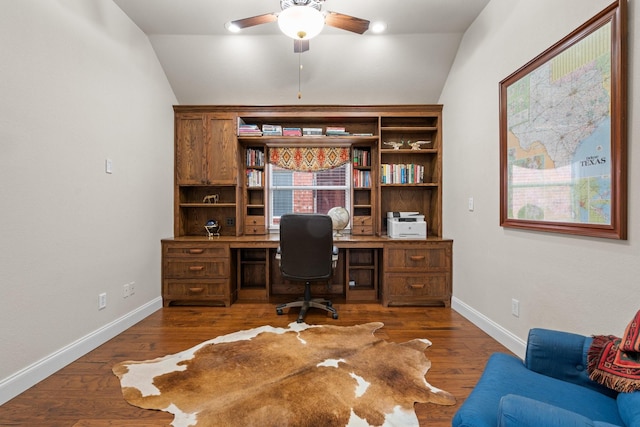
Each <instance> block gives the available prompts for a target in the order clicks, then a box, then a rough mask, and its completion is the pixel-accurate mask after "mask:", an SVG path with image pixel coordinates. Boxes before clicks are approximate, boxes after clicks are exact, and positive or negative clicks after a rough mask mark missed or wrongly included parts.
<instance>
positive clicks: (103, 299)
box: [98, 292, 107, 310]
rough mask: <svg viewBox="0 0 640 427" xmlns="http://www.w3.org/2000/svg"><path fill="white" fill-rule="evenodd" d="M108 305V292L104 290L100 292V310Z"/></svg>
mask: <svg viewBox="0 0 640 427" xmlns="http://www.w3.org/2000/svg"><path fill="white" fill-rule="evenodd" d="M106 307H107V293H106V292H103V293H101V294H98V310H102V309H103V308H106Z"/></svg>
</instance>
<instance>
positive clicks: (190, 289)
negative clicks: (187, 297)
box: [189, 288, 204, 294]
mask: <svg viewBox="0 0 640 427" xmlns="http://www.w3.org/2000/svg"><path fill="white" fill-rule="evenodd" d="M202 291H204V288H189V292H193V293H194V294H199V293H201V292H202Z"/></svg>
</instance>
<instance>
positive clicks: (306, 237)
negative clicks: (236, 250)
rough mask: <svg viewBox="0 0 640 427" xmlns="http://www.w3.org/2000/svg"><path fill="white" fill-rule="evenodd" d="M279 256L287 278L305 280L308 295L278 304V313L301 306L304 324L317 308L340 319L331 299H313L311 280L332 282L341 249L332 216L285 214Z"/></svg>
mask: <svg viewBox="0 0 640 427" xmlns="http://www.w3.org/2000/svg"><path fill="white" fill-rule="evenodd" d="M276 259H278V260H279V262H280V272H281V273H282V277H283V278H285V279H287V280H292V281H300V282H304V298H303V299H299V300H297V301H294V302H289V303H286V304H280V305H278V306H277V307H276V313H278V314H282V313H283V310H284V309H285V308H291V307H300V314H299V315H298V320H297V322H298V323H302V322H304V317H305V315H306V314H307V311H308V310H309V308H310V307H315V308H320V309H322V310H325V311H328V312H330V313H331V314H332V315H333V318H334V319H337V318H338V312H337V311H336V309H335V308H333V307H332V304H331V301H329V300H327V299H324V298H311V282H317V281H328V280H329V278H330V277H331V275H332V274H333V270H334V268H335V267H336V264H337V262H338V248H337V247H335V246H334V245H333V223H332V222H331V218H330V217H329V216H328V215H320V214H294V213H291V214H285V215H282V216H281V217H280V246H279V247H278V252H277V253H276Z"/></svg>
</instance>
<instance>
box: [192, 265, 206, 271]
mask: <svg viewBox="0 0 640 427" xmlns="http://www.w3.org/2000/svg"><path fill="white" fill-rule="evenodd" d="M202 270H204V265H192V266H190V267H189V271H202Z"/></svg>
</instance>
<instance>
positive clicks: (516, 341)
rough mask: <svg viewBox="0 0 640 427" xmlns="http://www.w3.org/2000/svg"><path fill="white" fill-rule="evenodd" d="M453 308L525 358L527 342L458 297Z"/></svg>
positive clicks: (454, 299)
mask: <svg viewBox="0 0 640 427" xmlns="http://www.w3.org/2000/svg"><path fill="white" fill-rule="evenodd" d="M451 308H452V309H454V310H455V311H457V312H458V313H460V315H462V316H463V317H465V318H466V319H467V320H469V321H470V322H471V323H473V324H474V325H476V326H477V327H479V328H480V329H482V330H483V331H484V332H486V333H487V334H489V336H491V338H493V339H494V340H496V341H498V342H499V343H500V344H502V345H503V346H505V347H507V348H508V349H509V350H510V351H512V352H513V353H514V354H516V355H517V356H518V357H520V358H524V355H525V351H526V347H527V343H526V341H523V340H522V339H520V338H519V337H517V336H515V335H514V334H512V333H511V332H509V331H508V330H506V329H505V328H503V327H502V326H500V325H499V324H497V323H496V322H494V321H493V320H491V319H489V318H488V317H487V316H485V315H484V314H482V313H480V312H479V311H477V310H475V309H474V308H472V307H471V306H469V305H467V304H465V303H464V302H462V301H461V300H459V299H457V298H456V297H453V298H452V299H451Z"/></svg>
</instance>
